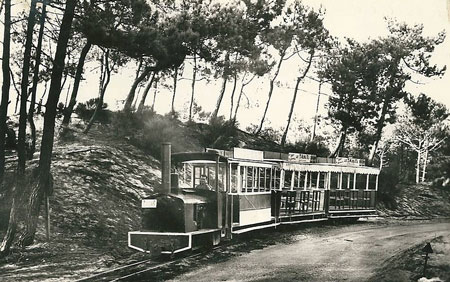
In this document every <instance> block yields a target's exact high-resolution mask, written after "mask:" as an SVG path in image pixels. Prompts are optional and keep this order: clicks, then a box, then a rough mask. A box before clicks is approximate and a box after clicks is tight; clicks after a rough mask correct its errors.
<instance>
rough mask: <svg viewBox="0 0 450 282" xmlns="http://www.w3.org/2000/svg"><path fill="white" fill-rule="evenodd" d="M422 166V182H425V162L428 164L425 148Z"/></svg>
mask: <svg viewBox="0 0 450 282" xmlns="http://www.w3.org/2000/svg"><path fill="white" fill-rule="evenodd" d="M423 159H424V161H423V168H422V182H425V176H426V174H427V164H428V149H425V155H424V156H423Z"/></svg>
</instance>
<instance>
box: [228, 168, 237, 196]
mask: <svg viewBox="0 0 450 282" xmlns="http://www.w3.org/2000/svg"><path fill="white" fill-rule="evenodd" d="M237 172H238V170H237V167H236V166H231V171H230V173H231V177H230V178H231V179H230V180H231V192H232V193H236V192H237V187H238V175H237Z"/></svg>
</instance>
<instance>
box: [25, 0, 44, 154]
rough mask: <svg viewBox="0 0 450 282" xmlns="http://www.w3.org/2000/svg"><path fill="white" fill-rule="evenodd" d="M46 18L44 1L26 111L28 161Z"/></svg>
mask: <svg viewBox="0 0 450 282" xmlns="http://www.w3.org/2000/svg"><path fill="white" fill-rule="evenodd" d="M46 16H47V1H45V0H44V1H43V3H42V12H41V18H40V20H39V23H40V24H39V25H40V26H39V35H38V44H37V48H36V62H35V67H34V73H33V86H32V87H31V100H30V109H29V110H28V123H29V124H30V129H31V148H30V152H29V156H28V158H29V159H32V158H33V154H34V152H35V151H36V126H35V125H34V107H35V104H36V92H37V85H38V82H39V67H40V64H41V53H42V38H43V36H44V26H45V17H46Z"/></svg>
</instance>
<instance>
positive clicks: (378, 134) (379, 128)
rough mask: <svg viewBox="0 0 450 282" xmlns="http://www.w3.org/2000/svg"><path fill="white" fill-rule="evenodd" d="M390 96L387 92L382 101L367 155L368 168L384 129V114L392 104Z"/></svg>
mask: <svg viewBox="0 0 450 282" xmlns="http://www.w3.org/2000/svg"><path fill="white" fill-rule="evenodd" d="M391 96H392V93H391V92H388V93H386V96H385V97H384V100H383V107H382V109H381V114H380V117H379V119H378V122H377V131H376V133H375V140H374V143H373V146H372V148H371V150H370V154H369V159H368V164H369V166H370V165H372V163H373V159H374V158H375V153H376V151H377V149H378V144H379V142H380V139H381V133H382V132H383V128H384V122H385V120H386V113H387V110H388V106H389V103H391V102H392V101H391Z"/></svg>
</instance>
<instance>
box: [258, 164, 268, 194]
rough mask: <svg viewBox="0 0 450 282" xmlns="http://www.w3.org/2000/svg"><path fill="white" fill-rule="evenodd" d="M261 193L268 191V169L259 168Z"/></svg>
mask: <svg viewBox="0 0 450 282" xmlns="http://www.w3.org/2000/svg"><path fill="white" fill-rule="evenodd" d="M258 179H259V191H264V190H265V189H266V169H265V168H261V167H260V168H259V178H258Z"/></svg>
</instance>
